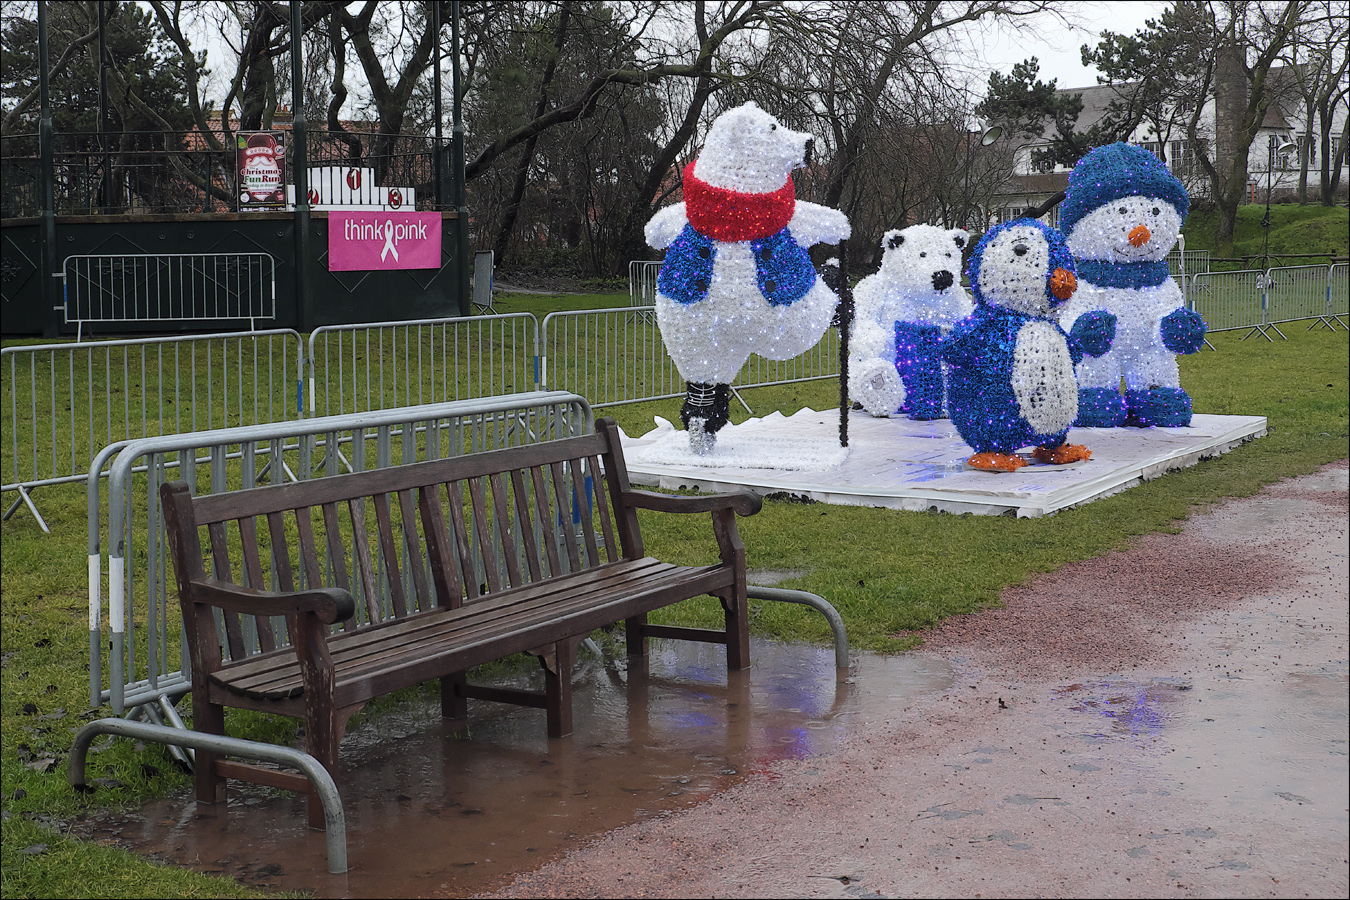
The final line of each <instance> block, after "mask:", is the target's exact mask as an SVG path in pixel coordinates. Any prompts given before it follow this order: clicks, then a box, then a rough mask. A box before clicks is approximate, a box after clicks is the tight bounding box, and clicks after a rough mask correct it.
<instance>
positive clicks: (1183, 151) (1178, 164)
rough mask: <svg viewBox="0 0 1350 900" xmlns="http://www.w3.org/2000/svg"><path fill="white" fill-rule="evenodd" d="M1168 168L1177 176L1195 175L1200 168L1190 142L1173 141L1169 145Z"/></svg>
mask: <svg viewBox="0 0 1350 900" xmlns="http://www.w3.org/2000/svg"><path fill="white" fill-rule="evenodd" d="M1167 167H1168V168H1169V169H1171V170H1172V174H1174V175H1177V176H1185V175H1194V174H1195V172H1196V169H1197V168H1198V167H1197V165H1196V162H1195V151H1194V150H1193V149H1192V148H1191V142H1190V141H1172V142H1171V143H1170V144H1169V145H1168V153H1167Z"/></svg>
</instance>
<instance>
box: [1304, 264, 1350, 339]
mask: <svg viewBox="0 0 1350 900" xmlns="http://www.w3.org/2000/svg"><path fill="white" fill-rule="evenodd" d="M1347 315H1350V264H1347V263H1336V264H1335V265H1333V266H1332V267H1331V268H1330V270H1329V271H1328V272H1327V308H1326V312H1324V313H1323V314H1322V315H1320V316H1318V317H1317V319H1318V321H1316V322H1313V323H1312V324H1311V325H1309V326H1308V327H1309V328H1316V327H1317V326H1318V325H1319V324H1320V325H1323V326H1325V327H1327V328H1330V329H1332V330H1333V331H1334V330H1335V329H1336V326H1337V325H1340V326H1341V327H1342V328H1346V327H1347V326H1346V324H1345V317H1346V316H1347Z"/></svg>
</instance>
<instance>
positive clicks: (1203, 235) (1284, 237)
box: [1182, 203, 1350, 268]
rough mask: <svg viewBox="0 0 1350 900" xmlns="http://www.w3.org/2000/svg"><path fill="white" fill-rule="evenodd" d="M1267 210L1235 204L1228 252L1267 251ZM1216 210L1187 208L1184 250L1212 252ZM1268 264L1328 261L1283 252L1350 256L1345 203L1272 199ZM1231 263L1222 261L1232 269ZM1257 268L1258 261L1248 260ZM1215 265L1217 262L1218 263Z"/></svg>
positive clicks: (1349, 214)
mask: <svg viewBox="0 0 1350 900" xmlns="http://www.w3.org/2000/svg"><path fill="white" fill-rule="evenodd" d="M1265 214H1266V207H1265V205H1264V204H1249V205H1247V206H1240V207H1238V214H1237V223H1236V227H1235V229H1234V234H1233V256H1235V257H1240V256H1252V257H1254V256H1261V255H1263V254H1264V253H1265V252H1266V249H1265V241H1266V236H1265V234H1264V233H1263V231H1264V229H1262V227H1261V219H1262V218H1263V217H1264V216H1265ZM1217 223H1218V214H1217V213H1215V212H1212V211H1201V212H1197V211H1192V212H1191V214H1190V215H1189V216H1187V217H1186V225H1185V227H1184V228H1182V233H1183V234H1184V235H1185V236H1186V250H1187V252H1189V251H1192V250H1208V251H1210V252H1211V253H1213V252H1215V247H1214V232H1215V228H1216V226H1217ZM1269 252H1270V255H1271V257H1273V259H1272V260H1271V265H1274V266H1283V265H1291V266H1296V265H1308V264H1312V263H1317V264H1320V265H1325V264H1326V262H1327V260H1326V259H1325V258H1322V259H1320V260H1313V259H1300V258H1298V257H1294V256H1291V257H1289V258H1284V259H1282V258H1279V257H1281V256H1282V255H1284V254H1305V253H1319V254H1328V255H1331V256H1335V257H1337V258H1340V259H1342V260H1343V259H1344V258H1345V257H1347V256H1350V208H1347V207H1344V206H1316V205H1309V206H1298V205H1297V204H1293V203H1277V204H1275V205H1273V206H1271V207H1270V248H1269ZM1234 265H1235V264H1227V266H1226V267H1227V268H1233V267H1234ZM1253 265H1254V266H1255V267H1258V268H1259V267H1261V265H1262V264H1261V263H1260V262H1256V263H1253ZM1218 267H1219V266H1216V268H1218Z"/></svg>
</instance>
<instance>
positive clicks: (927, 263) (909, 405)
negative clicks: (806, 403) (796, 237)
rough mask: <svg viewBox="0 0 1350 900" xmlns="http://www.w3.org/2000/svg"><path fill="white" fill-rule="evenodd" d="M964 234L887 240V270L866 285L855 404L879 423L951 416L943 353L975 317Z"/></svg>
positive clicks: (910, 234)
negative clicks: (955, 329) (947, 338)
mask: <svg viewBox="0 0 1350 900" xmlns="http://www.w3.org/2000/svg"><path fill="white" fill-rule="evenodd" d="M969 240H970V235H969V234H968V233H967V232H966V231H964V230H963V229H960V228H950V229H948V228H939V227H937V226H934V225H913V226H910V227H909V228H905V229H903V230H893V231H888V232H886V234H885V235H883V236H882V239H881V248H882V255H881V268H880V269H879V270H878V271H877V272H876V273H875V274H873V275H869V276H867V277H866V278H864V279H862V280H861V281H859V282H858V286H857V287H856V288H854V291H853V299H854V303H855V304H856V306H857V317H856V318H855V319H854V321H853V331H852V333H851V334H850V336H849V364H848V367H849V385H848V387H849V396H851V397H852V398H853V399H854V400H857V401H858V402H859V403H861V404H862V406H863V408H864V409H866V410H867V411H868V412H869V413H871V414H872V415H873V416H876V417H878V418H880V417H885V416H890V415H892V414H894V413H897V412H903V413H904V414H905V415H907V416H909V417H910V418H912V419H937V418H941V417H942V416H943V415H945V411H946V403H945V386H944V378H943V371H942V362H941V360H940V359H939V357H938V348H939V345H940V344H941V341H942V335H943V334H945V333H947V332H948V331H950V330H951V327H952V325H954V324H955V323H956V322H958V321H959V320H961V319H964V318H965V317H966V316H968V315H970V313H972V312H973V311H974V310H975V304H974V303H973V302H971V299H970V295H969V294H968V293H967V292H966V290H965V288H963V287H962V286H961V254H962V251H963V250H964V249H965V246H966V244H967V242H969Z"/></svg>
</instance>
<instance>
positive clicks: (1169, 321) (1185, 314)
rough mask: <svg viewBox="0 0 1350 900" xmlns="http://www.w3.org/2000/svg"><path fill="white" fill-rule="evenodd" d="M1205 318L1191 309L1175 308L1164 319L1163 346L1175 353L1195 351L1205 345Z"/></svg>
mask: <svg viewBox="0 0 1350 900" xmlns="http://www.w3.org/2000/svg"><path fill="white" fill-rule="evenodd" d="M1205 331H1206V326H1205V320H1204V319H1202V318H1200V314H1199V313H1198V312H1196V311H1195V310H1191V309H1174V310H1172V311H1171V312H1170V313H1168V314H1167V315H1166V316H1164V317H1163V320H1162V342H1163V346H1164V347H1166V348H1167V349H1168V350H1171V351H1172V352H1173V353H1195V352H1196V351H1197V350H1199V349H1200V348H1201V347H1203V346H1204V345H1205Z"/></svg>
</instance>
